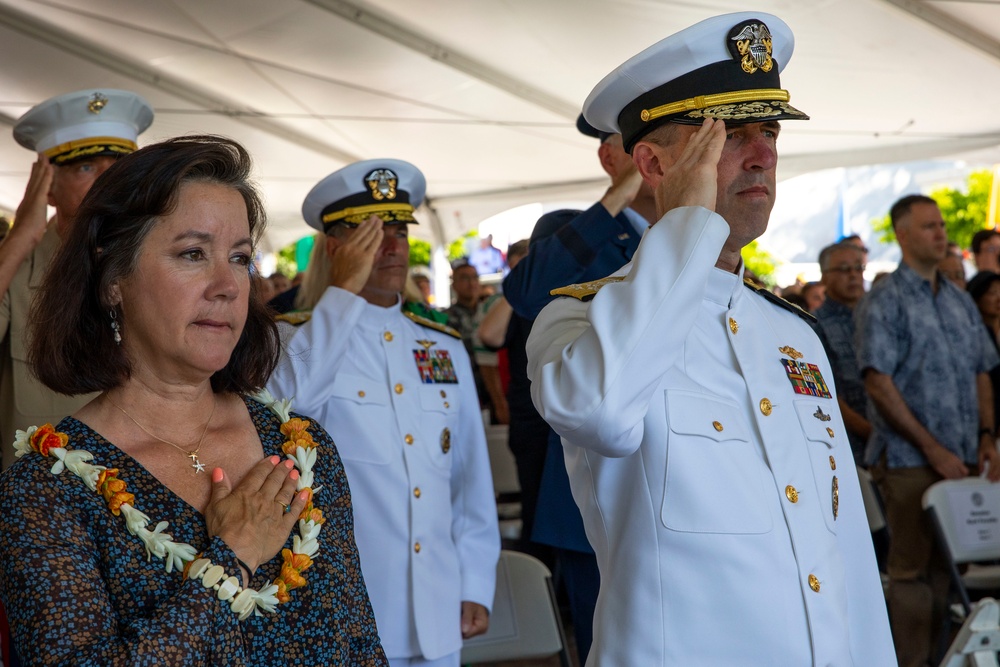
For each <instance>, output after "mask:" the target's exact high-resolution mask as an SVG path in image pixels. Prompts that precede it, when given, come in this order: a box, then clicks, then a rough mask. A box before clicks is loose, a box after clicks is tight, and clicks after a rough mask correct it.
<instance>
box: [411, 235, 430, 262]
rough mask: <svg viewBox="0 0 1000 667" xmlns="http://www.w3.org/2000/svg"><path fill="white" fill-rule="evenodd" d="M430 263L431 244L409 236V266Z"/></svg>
mask: <svg viewBox="0 0 1000 667" xmlns="http://www.w3.org/2000/svg"><path fill="white" fill-rule="evenodd" d="M430 265H431V244H430V243H428V242H427V241H421V240H420V239H415V238H413V237H412V236H411V237H410V266H430Z"/></svg>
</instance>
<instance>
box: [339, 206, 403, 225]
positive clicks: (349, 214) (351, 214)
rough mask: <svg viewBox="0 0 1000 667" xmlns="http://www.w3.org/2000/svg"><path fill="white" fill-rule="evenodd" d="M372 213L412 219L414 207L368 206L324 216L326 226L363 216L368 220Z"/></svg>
mask: <svg viewBox="0 0 1000 667" xmlns="http://www.w3.org/2000/svg"><path fill="white" fill-rule="evenodd" d="M372 213H394V214H399V213H409V214H410V217H411V218H412V214H413V207H412V206H411V205H409V204H368V205H367V206H352V207H350V208H345V209H341V210H339V211H332V212H330V213H327V214H326V215H324V216H323V222H324V224H329V223H331V222H338V221H340V220H343V219H345V218H356V217H358V216H363V217H365V218H367V217H368V216H370V215H371V214H372Z"/></svg>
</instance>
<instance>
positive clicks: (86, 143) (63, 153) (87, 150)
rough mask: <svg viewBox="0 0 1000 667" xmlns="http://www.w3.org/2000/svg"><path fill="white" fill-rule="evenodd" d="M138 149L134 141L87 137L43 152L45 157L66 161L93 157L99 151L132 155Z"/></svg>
mask: <svg viewBox="0 0 1000 667" xmlns="http://www.w3.org/2000/svg"><path fill="white" fill-rule="evenodd" d="M137 148H138V146H137V145H136V143H135V142H134V141H129V140H128V139H120V138H118V137H87V138H86V139H77V140H76V141H67V142H66V143H64V144H59V145H58V146H53V147H52V148H50V149H48V150H46V151H45V152H44V154H45V157H47V158H50V159H52V158H54V159H56V160H60V161H62V160H66V159H69V158H74V157H84V156H87V155H93V154H94V153H97V152H101V151H114V152H116V153H122V154H123V155H124V154H126V153H132V152H133V151H135V150H136V149H137Z"/></svg>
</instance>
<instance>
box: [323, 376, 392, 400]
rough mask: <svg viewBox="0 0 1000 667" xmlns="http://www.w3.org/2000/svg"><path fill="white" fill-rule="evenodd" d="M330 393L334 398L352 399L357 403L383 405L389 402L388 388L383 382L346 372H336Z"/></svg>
mask: <svg viewBox="0 0 1000 667" xmlns="http://www.w3.org/2000/svg"><path fill="white" fill-rule="evenodd" d="M331 393H332V394H333V396H334V397H336V398H343V399H346V400H348V401H353V402H354V403H357V404H359V405H385V404H387V403H388V402H389V388H388V387H386V386H385V385H384V384H382V383H381V382H378V381H377V380H373V379H371V378H366V377H362V376H360V375H350V374H348V373H338V374H337V377H336V379H334V381H333V389H332V390H331Z"/></svg>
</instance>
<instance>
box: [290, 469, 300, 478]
mask: <svg viewBox="0 0 1000 667" xmlns="http://www.w3.org/2000/svg"><path fill="white" fill-rule="evenodd" d="M288 476H289V477H291V478H292V479H298V478H299V471H298V470H293V471H292V472H290V473H288Z"/></svg>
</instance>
